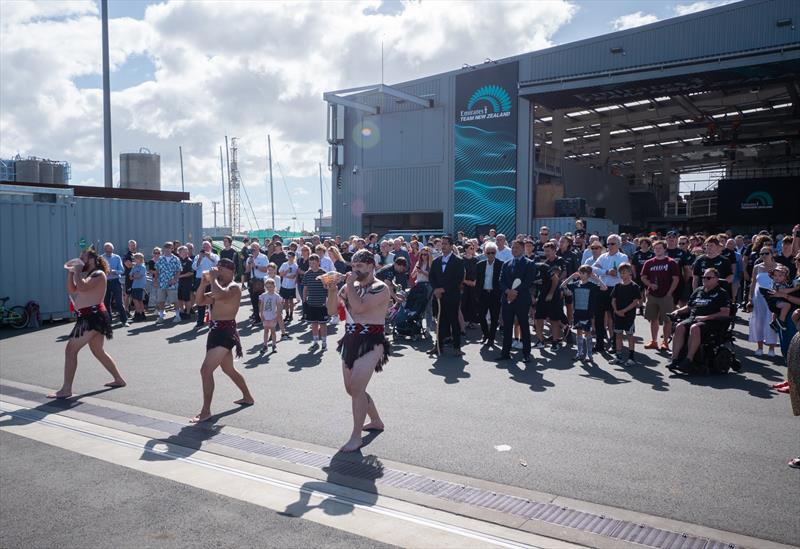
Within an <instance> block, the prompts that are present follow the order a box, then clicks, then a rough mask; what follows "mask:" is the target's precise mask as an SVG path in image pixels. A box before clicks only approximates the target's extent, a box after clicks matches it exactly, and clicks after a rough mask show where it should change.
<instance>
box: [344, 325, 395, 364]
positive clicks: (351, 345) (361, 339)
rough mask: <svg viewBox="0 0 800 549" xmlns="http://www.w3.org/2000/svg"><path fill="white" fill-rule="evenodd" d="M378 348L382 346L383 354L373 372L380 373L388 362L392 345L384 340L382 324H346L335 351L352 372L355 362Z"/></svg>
mask: <svg viewBox="0 0 800 549" xmlns="http://www.w3.org/2000/svg"><path fill="white" fill-rule="evenodd" d="M378 346H383V354H382V355H381V357H380V358H379V359H378V362H377V364H375V371H376V372H380V371H382V370H383V365H384V364H386V363H387V362H388V361H389V353H390V352H391V350H392V344H391V343H389V340H388V339H386V334H385V333H384V328H383V324H347V325H346V326H345V333H344V336H342V339H340V340H339V345H338V346H337V347H336V350H337V351H339V354H340V355H341V356H342V360H343V361H344V364H345V366H347V367H348V368H350V369H351V370H352V369H353V365H354V364H355V362H356V360H358V359H359V358H361V357H362V356H364V355H366V354H367V353H369V352H371V351H372V350H373V349H375V347H378Z"/></svg>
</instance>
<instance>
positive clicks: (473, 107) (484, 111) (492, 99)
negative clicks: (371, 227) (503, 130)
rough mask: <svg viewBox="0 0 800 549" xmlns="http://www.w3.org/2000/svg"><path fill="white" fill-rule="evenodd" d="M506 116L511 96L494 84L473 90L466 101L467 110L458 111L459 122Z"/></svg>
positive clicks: (508, 113)
mask: <svg viewBox="0 0 800 549" xmlns="http://www.w3.org/2000/svg"><path fill="white" fill-rule="evenodd" d="M507 116H511V97H510V96H509V95H508V92H507V91H506V90H504V89H503V88H502V87H500V86H498V85H496V84H491V85H488V86H482V87H480V88H478V89H477V90H475V93H473V94H472V96H471V97H470V98H469V101H468V102H467V110H464V111H461V112H460V113H459V119H460V122H461V123H463V122H473V121H475V120H487V119H490V118H505V117H507Z"/></svg>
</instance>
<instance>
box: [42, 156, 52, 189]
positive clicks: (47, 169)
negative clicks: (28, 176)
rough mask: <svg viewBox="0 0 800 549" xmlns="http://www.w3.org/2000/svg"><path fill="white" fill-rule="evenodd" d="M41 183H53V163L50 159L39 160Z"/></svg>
mask: <svg viewBox="0 0 800 549" xmlns="http://www.w3.org/2000/svg"><path fill="white" fill-rule="evenodd" d="M39 183H47V184H51V185H52V184H53V183H54V181H53V163H52V162H50V161H49V160H40V161H39Z"/></svg>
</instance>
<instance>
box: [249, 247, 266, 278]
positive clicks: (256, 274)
mask: <svg viewBox="0 0 800 549" xmlns="http://www.w3.org/2000/svg"><path fill="white" fill-rule="evenodd" d="M250 259H252V260H253V262H252V263H251V264H250V265H251V268H252V269H253V271H252V272H253V275H252V276H253V278H257V279H258V280H264V279H265V278H267V265H269V259H267V256H266V254H261V253H260V254H258V257H253V256H252V255H251V256H250ZM259 267H263V268H264V270H263V271H260V270H259V269H258V268H259Z"/></svg>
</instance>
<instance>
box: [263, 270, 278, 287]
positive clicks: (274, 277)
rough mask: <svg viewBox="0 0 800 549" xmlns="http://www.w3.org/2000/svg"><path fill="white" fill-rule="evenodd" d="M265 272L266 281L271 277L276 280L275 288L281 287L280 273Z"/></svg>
mask: <svg viewBox="0 0 800 549" xmlns="http://www.w3.org/2000/svg"><path fill="white" fill-rule="evenodd" d="M264 274H265V275H266V276H265V277H264V280H265V281H266V280H268V279H269V280H272V281H274V282H275V288H276V289H277V288H280V287H281V277H279V276H278V275H274V276H269V274H268V273H264Z"/></svg>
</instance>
